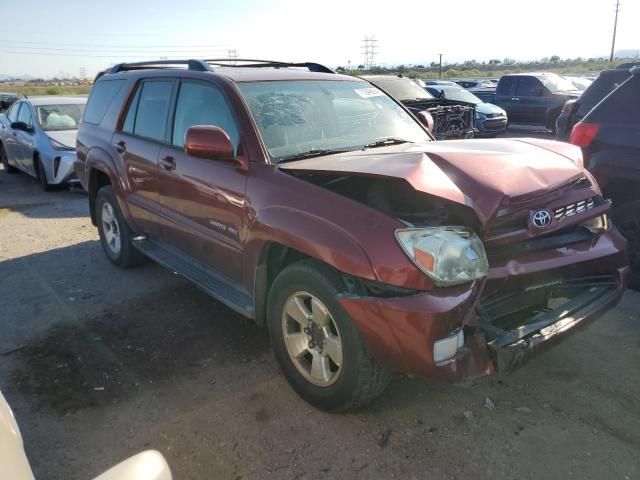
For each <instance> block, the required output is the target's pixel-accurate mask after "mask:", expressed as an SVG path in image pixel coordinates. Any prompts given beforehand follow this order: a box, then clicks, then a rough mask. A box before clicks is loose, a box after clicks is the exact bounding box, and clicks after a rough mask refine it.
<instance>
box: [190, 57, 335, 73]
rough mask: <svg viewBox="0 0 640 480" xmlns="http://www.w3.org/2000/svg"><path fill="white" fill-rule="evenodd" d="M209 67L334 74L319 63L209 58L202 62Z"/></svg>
mask: <svg viewBox="0 0 640 480" xmlns="http://www.w3.org/2000/svg"><path fill="white" fill-rule="evenodd" d="M203 61H204V62H206V63H207V64H209V65H215V66H218V67H237V68H265V67H271V68H287V67H302V68H307V69H308V70H309V71H310V72H319V73H336V72H334V71H333V70H331V69H330V68H329V67H325V66H324V65H322V64H320V63H314V62H281V61H279V60H255V59H251V58H210V59H207V60H203Z"/></svg>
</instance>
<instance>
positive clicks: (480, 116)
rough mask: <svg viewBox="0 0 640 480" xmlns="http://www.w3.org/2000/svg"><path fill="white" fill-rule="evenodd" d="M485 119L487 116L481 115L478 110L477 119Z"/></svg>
mask: <svg viewBox="0 0 640 480" xmlns="http://www.w3.org/2000/svg"><path fill="white" fill-rule="evenodd" d="M485 117H486V115H485V114H484V113H480V112H479V111H477V110H476V119H478V120H484V119H485Z"/></svg>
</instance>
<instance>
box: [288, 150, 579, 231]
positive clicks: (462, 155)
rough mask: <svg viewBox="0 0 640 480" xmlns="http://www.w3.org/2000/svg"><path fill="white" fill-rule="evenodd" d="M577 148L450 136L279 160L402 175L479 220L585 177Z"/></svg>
mask: <svg viewBox="0 0 640 480" xmlns="http://www.w3.org/2000/svg"><path fill="white" fill-rule="evenodd" d="M581 158H582V157H581V153H580V149H579V148H577V147H575V146H573V145H569V144H565V143H560V142H555V141H551V140H540V139H533V138H522V139H517V140H516V139H500V140H478V139H474V140H450V141H438V142H430V143H426V144H420V145H416V144H402V145H396V146H391V147H383V148H377V149H370V150H358V151H355V152H347V153H342V154H336V155H328V156H324V157H317V158H310V159H306V160H298V161H293V162H288V163H284V164H280V165H278V167H279V168H280V169H282V170H287V171H308V172H336V173H345V174H347V173H349V174H360V175H373V176H384V177H394V178H403V179H406V180H407V181H408V182H409V183H410V184H411V185H412V186H413V187H414V188H415V189H416V190H419V191H422V192H425V193H428V194H431V195H436V196H439V197H442V198H446V199H448V200H450V201H453V202H457V203H460V204H463V205H467V206H469V207H471V208H473V209H474V210H475V212H476V214H477V215H478V218H479V219H480V222H481V223H482V224H483V225H486V224H487V223H488V222H489V221H490V220H491V219H492V218H493V216H494V215H495V213H496V212H497V210H498V208H499V207H500V206H503V205H508V204H510V203H516V202H521V201H524V200H528V199H531V198H535V197H538V196H541V195H544V194H545V193H547V192H550V191H552V190H555V189H556V188H558V187H561V186H563V185H566V184H569V183H571V182H574V181H576V180H578V179H580V178H582V177H583V176H585V173H584V170H583V168H582V167H581V166H579V165H578V164H579V163H581Z"/></svg>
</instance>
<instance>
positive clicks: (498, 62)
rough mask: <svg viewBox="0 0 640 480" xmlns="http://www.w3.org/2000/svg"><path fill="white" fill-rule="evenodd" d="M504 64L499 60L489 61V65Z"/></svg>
mask: <svg viewBox="0 0 640 480" xmlns="http://www.w3.org/2000/svg"><path fill="white" fill-rule="evenodd" d="M501 63H502V60H500V59H499V58H492V59H491V60H489V65H500V64H501Z"/></svg>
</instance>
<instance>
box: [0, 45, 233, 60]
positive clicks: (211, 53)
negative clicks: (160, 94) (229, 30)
mask: <svg viewBox="0 0 640 480" xmlns="http://www.w3.org/2000/svg"><path fill="white" fill-rule="evenodd" d="M223 52H224V50H218V51H209V52H199V53H196V54H193V55H189V54H188V53H186V52H185V53H184V54H182V55H180V56H184V57H189V56H191V57H195V58H205V57H216V56H220V55H222V54H223ZM0 53H4V54H9V55H44V56H47V57H80V58H138V57H145V56H146V57H145V58H146V59H150V60H157V55H153V53H154V52H141V53H139V54H135V53H123V52H120V53H114V54H111V55H95V54H91V53H89V52H87V54H86V55H83V54H78V53H52V52H24V51H22V52H21V51H15V50H2V49H1V48H0ZM101 53H104V52H101ZM162 53H164V52H162Z"/></svg>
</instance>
